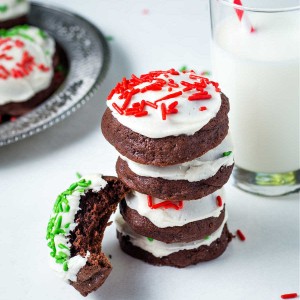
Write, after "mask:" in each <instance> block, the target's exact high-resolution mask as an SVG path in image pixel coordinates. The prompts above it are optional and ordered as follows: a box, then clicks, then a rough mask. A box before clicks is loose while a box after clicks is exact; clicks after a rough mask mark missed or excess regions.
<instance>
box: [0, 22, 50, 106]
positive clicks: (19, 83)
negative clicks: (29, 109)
mask: <svg viewBox="0 0 300 300" xmlns="http://www.w3.org/2000/svg"><path fill="white" fill-rule="evenodd" d="M54 52H55V42H54V40H53V39H52V38H51V37H49V36H48V34H47V33H45V32H44V31H43V30H41V29H39V28H36V27H32V26H28V25H23V26H17V27H14V28H12V29H8V30H5V29H0V105H3V104H6V103H8V102H22V101H26V100H28V99H30V98H31V97H33V96H34V95H35V94H36V93H38V92H40V91H42V90H44V89H46V88H48V87H49V85H50V84H51V81H52V78H53V63H52V58H53V54H54Z"/></svg>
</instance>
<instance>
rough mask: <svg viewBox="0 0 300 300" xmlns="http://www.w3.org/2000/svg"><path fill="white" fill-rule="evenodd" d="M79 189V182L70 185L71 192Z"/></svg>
mask: <svg viewBox="0 0 300 300" xmlns="http://www.w3.org/2000/svg"><path fill="white" fill-rule="evenodd" d="M77 187H78V184H77V182H75V183H73V184H71V185H70V187H69V190H70V191H74V190H75V189H76V188H77Z"/></svg>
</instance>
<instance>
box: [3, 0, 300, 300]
mask: <svg viewBox="0 0 300 300" xmlns="http://www.w3.org/2000/svg"><path fill="white" fill-rule="evenodd" d="M43 2H49V3H54V4H57V5H58V6H62V2H63V6H64V7H65V8H68V9H70V10H72V11H74V12H77V13H78V14H81V15H83V16H85V17H86V18H88V19H90V20H91V21H92V22H94V23H95V24H97V25H98V26H99V27H100V29H101V30H102V31H103V33H104V34H105V35H109V36H113V41H111V42H109V43H110V46H111V52H112V61H111V66H110V70H109V72H108V74H107V77H106V79H105V81H104V82H103V84H102V86H101V88H100V90H99V92H98V93H97V94H96V95H95V97H93V98H92V100H91V101H90V102H89V103H88V104H87V105H86V106H85V107H83V108H82V109H81V110H80V111H78V112H77V113H75V114H74V115H72V116H71V117H70V118H68V119H66V120H65V121H63V122H62V123H60V124H57V125H55V126H54V127H52V128H51V129H49V130H47V131H45V132H43V133H41V134H38V135H36V136H34V137H32V138H30V139H26V140H24V141H21V142H19V143H16V144H13V145H10V146H7V147H4V148H0V257H1V259H0V299H1V300H10V299H13V300H17V299H18V300H19V299H20V300H39V299H43V300H46V299H47V300H54V299H55V300H60V299H72V300H73V299H82V297H81V296H80V295H79V294H78V292H77V291H76V290H75V289H73V288H72V287H71V286H69V285H67V284H65V283H64V282H62V281H60V280H59V279H58V278H57V277H56V276H55V275H54V274H53V273H52V271H51V270H50V269H49V268H48V259H49V249H48V248H47V246H46V240H45V231H46V225H47V222H48V217H49V215H50V212H51V208H52V205H53V202H54V200H55V198H56V195H57V194H59V193H60V192H61V191H62V190H64V189H65V188H66V187H68V186H69V184H70V183H72V182H73V181H75V180H76V177H75V172H77V171H78V172H81V173H83V174H85V173H90V172H100V173H103V174H114V173H115V171H114V164H115V161H116V158H117V153H116V151H115V150H114V149H113V147H112V146H110V145H109V144H108V143H107V142H106V141H105V140H104V138H103V136H102V134H101V132H100V119H101V116H102V114H103V111H104V108H105V98H106V95H107V94H108V93H109V91H110V89H111V88H113V86H114V84H115V83H116V82H117V81H119V80H120V79H121V78H122V77H123V76H129V75H130V74H131V73H136V74H140V73H143V72H148V71H149V70H152V69H165V68H170V67H174V68H180V67H181V66H183V65H187V66H188V67H189V68H193V69H195V70H198V71H201V70H206V69H210V53H209V35H210V25H209V11H208V2H207V1H204V0H202V1H201V0H197V1H196V0H189V1H187V0H185V1H182V0H178V1H175V0H168V1H167V0H164V1H133V0H130V1H129V0H127V1H125V0H118V1H116V0H107V1H99V0H86V1H83V0H64V1H59V0H56V1H54V0H53V1H43ZM145 9H147V10H149V11H148V14H145V13H144V10H145ZM226 189H227V203H228V211H229V222H228V223H229V228H230V229H231V231H232V232H235V231H236V229H238V228H240V229H242V231H243V232H244V233H245V235H246V237H247V240H246V241H245V242H241V241H239V240H238V239H235V240H233V241H232V243H231V244H230V245H229V247H228V249H227V251H226V252H225V254H224V255H222V256H221V257H220V258H219V259H217V260H215V261H211V262H207V263H202V264H199V265H197V266H193V267H188V268H186V269H180V270H179V269H174V268H170V267H154V266H150V265H147V264H145V263H143V262H141V261H139V260H136V259H133V258H131V257H129V256H127V255H126V254H124V253H123V252H121V250H120V249H119V246H118V243H117V240H116V238H115V227H114V225H112V226H110V228H109V229H108V230H107V231H106V235H105V239H104V242H103V248H104V251H105V253H107V254H111V255H112V260H111V261H112V264H113V268H114V269H113V271H112V273H111V275H110V277H109V278H108V279H107V281H106V282H105V284H104V285H103V286H102V287H101V288H100V289H99V290H98V291H97V292H95V293H93V294H91V295H90V296H88V299H105V300H110V299H113V300H115V299H119V300H122V299H155V300H158V299H172V300H176V299H192V300H193V299H201V300H208V299H209V300H214V299H216V300H220V299H228V300H229V299H230V300H240V299H243V300H244V299H245V300H248V299H255V300H271V299H280V295H281V294H283V293H288V292H298V291H299V202H298V198H299V195H297V194H294V195H290V196H288V197H278V198H263V197H258V196H253V195H250V194H247V193H244V192H242V191H239V190H237V189H235V188H234V187H232V186H231V185H230V184H228V185H227V187H226Z"/></svg>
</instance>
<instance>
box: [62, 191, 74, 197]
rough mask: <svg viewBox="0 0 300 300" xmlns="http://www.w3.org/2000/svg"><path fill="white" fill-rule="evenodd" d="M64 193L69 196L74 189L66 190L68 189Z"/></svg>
mask: <svg viewBox="0 0 300 300" xmlns="http://www.w3.org/2000/svg"><path fill="white" fill-rule="evenodd" d="M62 194H63V195H64V196H69V195H72V191H68V190H66V191H64V192H63V193H62Z"/></svg>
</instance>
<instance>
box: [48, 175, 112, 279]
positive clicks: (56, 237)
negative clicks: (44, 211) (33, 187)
mask: <svg viewBox="0 0 300 300" xmlns="http://www.w3.org/2000/svg"><path fill="white" fill-rule="evenodd" d="M106 184H107V182H106V181H105V180H104V179H103V178H102V175H101V174H94V175H87V176H84V177H82V178H81V179H80V180H79V181H78V182H76V183H74V184H72V185H71V186H70V187H69V189H68V190H66V191H65V192H63V193H62V194H60V195H59V196H58V198H57V200H56V203H55V205H54V208H53V213H52V215H51V217H50V221H49V223H48V228H47V240H48V241H49V242H48V246H49V247H50V248H51V249H52V252H51V253H50V255H51V260H50V267H51V268H52V269H53V270H54V271H56V273H57V274H58V276H59V277H61V278H63V279H64V280H72V281H76V280H77V273H78V271H79V270H80V269H81V268H82V267H83V266H84V265H85V263H86V261H87V258H88V257H89V253H87V254H86V256H85V257H82V256H80V255H76V256H74V257H72V258H71V257H70V247H71V244H70V242H69V233H70V231H73V230H74V229H75V228H76V226H77V224H76V223H75V215H76V213H77V211H78V210H79V203H80V198H81V196H82V195H84V194H85V193H86V192H87V191H88V190H92V191H94V192H98V191H100V190H101V189H103V188H104V187H105V186H106Z"/></svg>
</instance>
